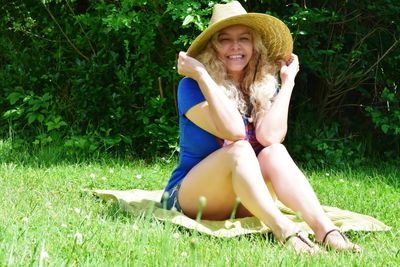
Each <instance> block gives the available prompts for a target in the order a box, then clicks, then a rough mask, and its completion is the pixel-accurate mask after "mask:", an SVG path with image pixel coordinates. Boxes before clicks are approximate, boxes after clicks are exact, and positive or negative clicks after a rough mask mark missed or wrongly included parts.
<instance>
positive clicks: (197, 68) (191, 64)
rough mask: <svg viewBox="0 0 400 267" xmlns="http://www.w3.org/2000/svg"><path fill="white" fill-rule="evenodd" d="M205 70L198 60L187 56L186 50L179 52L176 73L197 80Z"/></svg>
mask: <svg viewBox="0 0 400 267" xmlns="http://www.w3.org/2000/svg"><path fill="white" fill-rule="evenodd" d="M205 72H207V70H206V68H205V67H204V65H203V64H202V63H201V62H200V61H198V60H197V59H195V58H193V57H191V56H188V55H187V54H186V52H182V51H181V52H179V58H178V73H179V74H180V75H183V76H187V77H190V78H192V79H194V80H196V81H198V79H199V78H200V76H201V75H202V74H203V73H205Z"/></svg>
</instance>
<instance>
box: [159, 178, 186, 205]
mask: <svg viewBox="0 0 400 267" xmlns="http://www.w3.org/2000/svg"><path fill="white" fill-rule="evenodd" d="M181 183H182V182H180V183H178V184H177V185H175V186H174V187H172V189H171V190H170V191H169V192H166V193H169V195H168V198H167V199H166V203H164V199H163V200H161V204H162V206H163V207H165V208H166V209H167V210H176V211H178V212H182V209H181V206H180V205H179V200H178V193H179V188H180V187H181ZM164 194H165V193H164Z"/></svg>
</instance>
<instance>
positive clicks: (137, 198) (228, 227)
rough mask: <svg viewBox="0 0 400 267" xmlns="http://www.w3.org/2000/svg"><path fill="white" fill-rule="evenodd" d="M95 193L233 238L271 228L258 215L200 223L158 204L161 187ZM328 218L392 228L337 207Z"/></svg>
mask: <svg viewBox="0 0 400 267" xmlns="http://www.w3.org/2000/svg"><path fill="white" fill-rule="evenodd" d="M94 194H95V195H96V196H98V197H100V198H101V199H103V200H105V201H116V202H117V203H118V204H119V205H120V206H121V208H122V209H123V210H124V211H126V212H128V213H131V214H134V215H139V214H143V213H147V214H149V213H150V214H152V216H154V217H155V218H156V219H158V220H162V221H169V222H172V223H174V224H177V225H180V226H183V227H185V228H188V229H193V230H196V231H199V232H202V233H205V234H209V235H212V236H217V237H234V236H238V235H243V234H250V233H267V232H270V231H271V230H270V229H269V228H268V226H266V225H265V224H263V223H262V222H261V221H260V220H259V219H257V218H256V217H247V218H240V219H231V220H225V221H209V220H201V221H200V222H197V221H196V220H193V219H191V218H189V217H187V216H185V215H184V214H182V213H180V212H177V211H171V210H165V209H163V208H162V207H161V204H160V203H159V201H160V199H161V196H162V194H163V191H162V190H156V191H146V190H140V189H133V190H125V191H121V190H95V191H94ZM277 205H278V207H279V209H280V210H281V211H282V212H283V213H284V214H285V215H286V216H288V218H290V219H291V220H293V221H294V222H296V223H297V224H298V225H299V227H300V228H301V229H302V230H304V231H306V232H308V233H312V231H311V229H310V228H309V227H308V225H307V224H306V223H305V222H304V221H302V220H301V219H300V218H299V216H296V213H294V212H293V211H292V210H290V209H289V208H287V207H285V206H284V205H283V204H282V203H280V202H279V201H277ZM323 208H324V210H325V212H326V214H327V215H328V217H329V218H330V219H331V220H332V221H333V222H334V224H335V225H336V226H337V227H339V228H340V229H341V230H342V231H344V232H345V231H349V230H354V231H389V230H390V227H389V226H387V225H385V224H384V223H383V222H381V221H379V220H377V219H375V218H373V217H370V216H368V215H363V214H360V213H356V212H351V211H347V210H342V209H339V208H335V207H328V206H323Z"/></svg>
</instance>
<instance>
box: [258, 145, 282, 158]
mask: <svg viewBox="0 0 400 267" xmlns="http://www.w3.org/2000/svg"><path fill="white" fill-rule="evenodd" d="M287 153H288V152H287V150H286V147H285V146H284V145H283V144H272V145H270V146H268V147H265V148H264V149H263V150H261V152H260V153H259V154H258V157H259V158H266V159H276V158H277V157H278V156H279V155H282V154H287Z"/></svg>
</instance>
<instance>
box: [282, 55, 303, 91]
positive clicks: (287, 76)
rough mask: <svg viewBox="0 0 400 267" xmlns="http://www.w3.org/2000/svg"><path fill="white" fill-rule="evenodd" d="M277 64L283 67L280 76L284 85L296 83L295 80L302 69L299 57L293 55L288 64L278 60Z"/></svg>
mask: <svg viewBox="0 0 400 267" xmlns="http://www.w3.org/2000/svg"><path fill="white" fill-rule="evenodd" d="M277 63H278V64H279V65H280V66H281V70H280V75H281V82H282V84H283V83H286V82H293V83H294V79H295V78H296V75H297V73H298V72H299V69H300V65H299V58H298V57H297V55H295V54H292V55H291V56H290V58H289V60H288V61H287V62H285V61H284V60H278V62H277Z"/></svg>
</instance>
